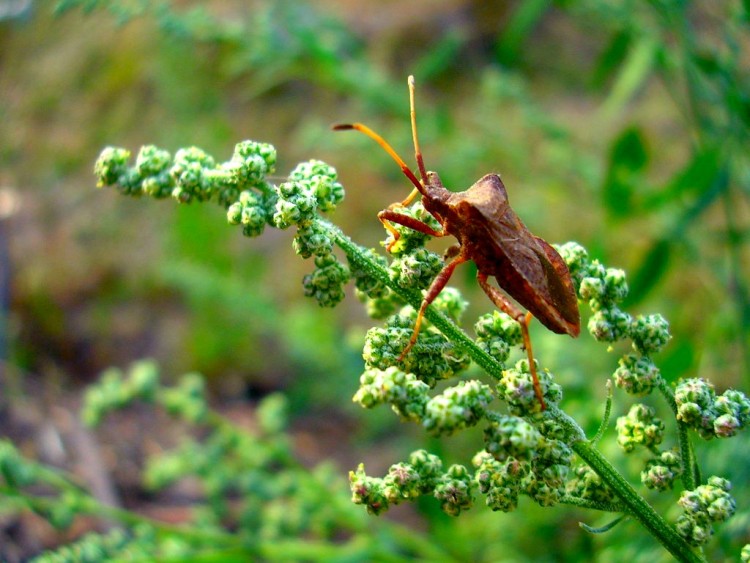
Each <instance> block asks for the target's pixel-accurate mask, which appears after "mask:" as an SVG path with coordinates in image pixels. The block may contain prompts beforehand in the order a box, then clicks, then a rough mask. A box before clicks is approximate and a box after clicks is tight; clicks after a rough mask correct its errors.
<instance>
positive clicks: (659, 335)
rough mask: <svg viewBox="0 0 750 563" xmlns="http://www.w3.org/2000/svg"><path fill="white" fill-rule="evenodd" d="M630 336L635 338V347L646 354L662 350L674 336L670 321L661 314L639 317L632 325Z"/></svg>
mask: <svg viewBox="0 0 750 563" xmlns="http://www.w3.org/2000/svg"><path fill="white" fill-rule="evenodd" d="M630 337H631V338H632V339H633V348H635V350H636V351H637V352H639V353H641V354H644V355H647V354H653V353H656V352H659V351H661V349H662V348H664V346H666V344H667V342H669V339H670V338H672V336H671V335H670V334H669V323H668V322H667V320H666V319H665V318H664V317H662V316H661V315H648V316H646V317H644V316H642V315H641V316H639V317H637V318H636V319H635V320H634V321H633V323H632V324H631V325H630Z"/></svg>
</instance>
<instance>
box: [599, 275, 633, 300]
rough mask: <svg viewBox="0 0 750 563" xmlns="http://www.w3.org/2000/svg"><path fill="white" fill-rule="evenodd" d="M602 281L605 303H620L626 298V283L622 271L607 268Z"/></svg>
mask: <svg viewBox="0 0 750 563" xmlns="http://www.w3.org/2000/svg"><path fill="white" fill-rule="evenodd" d="M603 281H604V295H605V299H606V301H607V302H610V303H620V302H621V301H622V300H623V299H625V298H626V297H627V296H628V282H627V281H626V280H625V272H624V271H622V270H619V269H617V268H607V270H606V272H605V273H604V278H603Z"/></svg>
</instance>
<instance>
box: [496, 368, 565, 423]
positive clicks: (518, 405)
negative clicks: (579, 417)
mask: <svg viewBox="0 0 750 563" xmlns="http://www.w3.org/2000/svg"><path fill="white" fill-rule="evenodd" d="M537 376H538V377H539V384H540V385H541V387H542V392H543V393H544V398H545V401H546V402H548V403H550V404H557V403H559V402H560V401H561V400H562V388H561V387H560V386H559V385H557V384H556V383H553V382H552V375H551V374H550V373H549V372H548V371H547V370H539V369H537ZM497 392H498V394H499V396H500V398H502V399H504V400H505V401H506V402H507V403H508V406H509V408H510V412H511V414H514V415H517V416H527V415H530V414H533V413H538V412H540V411H541V408H542V406H541V405H540V404H539V401H538V400H537V398H536V393H535V392H534V382H533V379H532V377H531V372H530V371H529V361H528V360H527V359H523V360H519V361H518V362H516V365H515V367H513V368H509V369H506V370H503V375H502V377H501V378H500V382H499V383H498V385H497Z"/></svg>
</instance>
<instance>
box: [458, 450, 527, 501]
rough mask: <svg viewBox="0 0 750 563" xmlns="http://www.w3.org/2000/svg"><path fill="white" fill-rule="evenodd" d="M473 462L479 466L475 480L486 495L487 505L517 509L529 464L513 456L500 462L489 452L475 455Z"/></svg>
mask: <svg viewBox="0 0 750 563" xmlns="http://www.w3.org/2000/svg"><path fill="white" fill-rule="evenodd" d="M472 463H473V464H474V466H475V467H476V468H477V470H476V471H475V472H474V480H475V482H476V483H477V486H478V487H479V491H480V492H481V493H482V494H484V495H486V499H485V503H486V504H487V506H489V507H490V508H491V509H492V510H493V511H502V512H511V511H513V510H515V509H516V507H517V506H518V495H519V492H520V490H521V482H522V479H523V477H524V476H525V475H527V474H528V464H525V463H521V462H519V461H518V460H516V459H513V458H508V459H507V460H505V461H503V462H500V461H497V460H495V459H494V458H493V457H492V456H491V455H490V454H489V453H487V452H480V453H479V454H477V455H476V456H474V459H473V460H472Z"/></svg>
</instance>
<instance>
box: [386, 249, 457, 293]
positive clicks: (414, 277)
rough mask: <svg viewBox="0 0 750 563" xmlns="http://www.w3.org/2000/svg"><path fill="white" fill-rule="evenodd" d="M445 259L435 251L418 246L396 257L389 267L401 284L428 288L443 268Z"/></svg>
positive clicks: (393, 277)
mask: <svg viewBox="0 0 750 563" xmlns="http://www.w3.org/2000/svg"><path fill="white" fill-rule="evenodd" d="M443 265H444V264H443V261H442V259H441V258H440V256H438V255H437V254H435V253H434V252H431V251H429V250H427V249H425V248H417V249H415V250H414V251H413V252H410V253H408V254H401V255H399V256H398V257H397V258H395V259H394V260H393V261H392V262H391V265H390V267H389V271H388V273H389V276H390V278H391V280H393V281H395V282H396V283H397V284H398V285H399V286H401V287H405V288H411V287H415V288H417V289H426V288H427V287H429V285H430V284H431V283H432V280H433V279H434V278H435V276H436V275H437V274H438V272H440V270H442V269H443Z"/></svg>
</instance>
